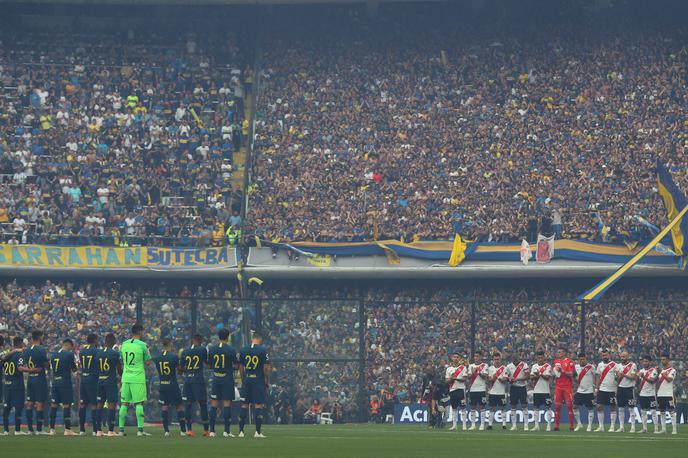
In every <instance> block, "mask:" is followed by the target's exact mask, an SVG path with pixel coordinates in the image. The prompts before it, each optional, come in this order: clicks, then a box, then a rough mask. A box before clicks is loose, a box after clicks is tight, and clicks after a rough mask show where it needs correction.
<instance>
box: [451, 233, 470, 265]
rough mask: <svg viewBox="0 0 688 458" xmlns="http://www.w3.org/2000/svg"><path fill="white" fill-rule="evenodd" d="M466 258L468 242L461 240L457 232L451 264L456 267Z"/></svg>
mask: <svg viewBox="0 0 688 458" xmlns="http://www.w3.org/2000/svg"><path fill="white" fill-rule="evenodd" d="M465 258H466V244H465V243H463V240H461V236H460V235H459V234H456V235H455V236H454V244H453V245H452V251H451V256H450V257H449V265H450V266H452V267H456V266H458V265H459V264H461V262H463V260H464V259H465Z"/></svg>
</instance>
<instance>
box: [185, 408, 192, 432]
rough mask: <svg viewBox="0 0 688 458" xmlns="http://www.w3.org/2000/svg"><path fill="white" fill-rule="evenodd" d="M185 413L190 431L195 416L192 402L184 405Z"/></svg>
mask: <svg viewBox="0 0 688 458" xmlns="http://www.w3.org/2000/svg"><path fill="white" fill-rule="evenodd" d="M184 415H185V417H186V422H187V429H188V430H189V432H191V430H192V429H193V428H192V426H193V418H192V417H191V403H190V402H187V403H186V406H185V407H184Z"/></svg>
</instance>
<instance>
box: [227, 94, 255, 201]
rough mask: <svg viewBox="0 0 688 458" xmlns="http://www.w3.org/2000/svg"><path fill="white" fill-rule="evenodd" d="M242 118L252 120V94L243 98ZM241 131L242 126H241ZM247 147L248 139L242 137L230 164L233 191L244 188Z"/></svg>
mask: <svg viewBox="0 0 688 458" xmlns="http://www.w3.org/2000/svg"><path fill="white" fill-rule="evenodd" d="M244 116H245V119H249V120H250V119H252V118H253V94H251V93H248V94H246V96H245V98H244ZM242 129H243V125H242ZM248 145H249V139H248V138H246V136H244V139H243V141H242V142H241V148H240V149H239V151H237V152H235V153H234V156H233V158H232V162H233V164H234V170H233V172H232V188H233V189H243V187H244V170H245V168H246V156H247V148H248Z"/></svg>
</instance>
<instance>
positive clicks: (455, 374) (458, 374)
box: [444, 364, 468, 391]
mask: <svg viewBox="0 0 688 458" xmlns="http://www.w3.org/2000/svg"><path fill="white" fill-rule="evenodd" d="M444 378H445V379H446V380H447V382H448V383H449V391H455V390H464V389H466V378H468V368H466V366H464V365H463V364H460V365H458V366H448V367H447V371H446V373H445V376H444Z"/></svg>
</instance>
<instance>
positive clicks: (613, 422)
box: [609, 410, 616, 429]
mask: <svg viewBox="0 0 688 458" xmlns="http://www.w3.org/2000/svg"><path fill="white" fill-rule="evenodd" d="M609 420H610V421H611V422H612V424H611V426H610V428H611V429H614V425H615V424H616V412H614V411H613V410H612V411H611V412H610V413H609Z"/></svg>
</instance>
